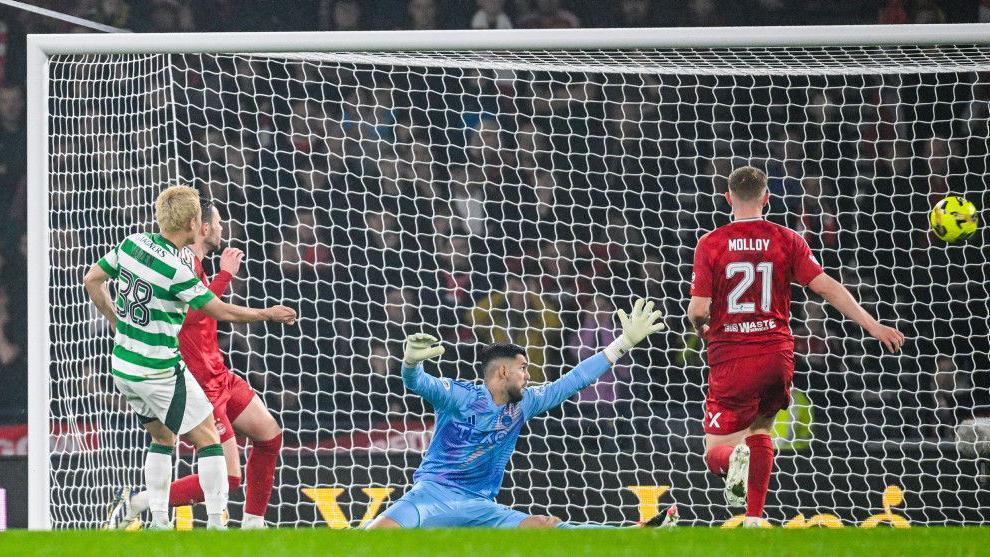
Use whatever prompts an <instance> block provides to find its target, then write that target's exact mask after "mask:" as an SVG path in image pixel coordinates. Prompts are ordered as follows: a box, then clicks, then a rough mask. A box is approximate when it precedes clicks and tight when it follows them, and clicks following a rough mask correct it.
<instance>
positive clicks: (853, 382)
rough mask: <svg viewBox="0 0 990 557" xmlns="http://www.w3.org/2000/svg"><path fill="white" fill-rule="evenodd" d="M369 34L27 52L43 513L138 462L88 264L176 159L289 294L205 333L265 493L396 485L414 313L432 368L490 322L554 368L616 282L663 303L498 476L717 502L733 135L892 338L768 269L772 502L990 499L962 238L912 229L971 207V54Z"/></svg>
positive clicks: (978, 276)
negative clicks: (784, 303)
mask: <svg viewBox="0 0 990 557" xmlns="http://www.w3.org/2000/svg"><path fill="white" fill-rule="evenodd" d="M369 48H371V50H362V51H356V50H355V51H354V52H326V51H325V52H297V53H277V54H265V53H231V54H197V53H186V54H163V53H156V52H148V53H145V54H90V55H52V56H51V57H49V59H48V65H47V67H46V70H45V75H44V79H45V80H46V81H47V91H48V97H47V99H46V101H47V104H46V108H45V110H46V111H47V112H46V114H47V130H48V134H47V140H46V141H47V149H48V151H47V165H48V167H47V168H48V171H47V176H46V179H47V188H48V189H47V191H48V204H49V207H50V211H49V213H48V214H47V222H46V225H45V226H47V229H48V233H49V245H50V249H49V251H48V253H47V258H46V261H45V262H44V264H45V265H47V266H48V269H49V271H50V272H49V274H48V276H49V277H50V278H49V282H50V285H49V287H48V290H47V300H48V302H49V308H50V314H49V319H50V327H49V329H48V331H47V334H48V335H49V336H48V339H49V348H50V382H49V387H48V388H49V391H50V401H49V404H48V408H47V410H48V418H47V425H45V426H43V427H46V428H47V429H48V431H49V438H50V446H49V453H50V454H49V458H50V468H49V469H48V474H49V475H48V482H49V485H50V489H49V492H48V495H49V497H50V499H49V516H50V520H51V525H52V526H53V527H57V528H91V527H97V526H99V525H100V524H101V521H102V519H103V516H104V512H105V508H106V505H107V503H108V502H109V498H110V495H111V491H112V489H113V488H115V487H118V486H121V485H125V484H131V485H140V484H141V482H142V477H141V464H142V461H143V456H144V451H145V450H146V447H147V443H148V439H147V437H146V435H145V434H144V433H143V431H142V430H141V428H140V427H139V424H138V422H137V419H136V418H135V416H134V414H133V413H131V412H130V411H129V410H127V408H126V405H125V403H124V401H123V400H122V398H121V397H120V395H119V394H118V393H117V392H116V391H115V390H114V389H113V386H112V383H111V381H110V375H109V373H108V365H109V353H110V349H111V343H112V340H111V335H110V332H109V331H108V327H107V324H106V322H105V321H104V320H103V319H102V318H99V317H98V315H97V313H96V312H95V309H94V308H93V306H92V305H91V304H90V303H89V302H88V299H87V297H86V294H85V292H84V290H83V288H82V286H81V284H80V280H81V276H82V274H83V273H84V272H85V270H86V269H87V268H88V267H89V265H91V264H92V263H93V262H94V261H96V259H97V258H98V257H99V256H100V255H102V254H103V253H104V252H105V251H106V250H108V249H109V248H111V247H112V246H114V245H116V244H117V243H118V242H120V241H121V240H122V239H123V238H124V237H125V236H126V235H128V234H129V233H132V232H134V231H141V230H148V231H151V230H153V229H154V224H153V219H152V204H153V200H154V199H155V196H156V195H157V193H158V192H160V191H161V190H162V189H163V188H164V187H166V186H167V185H168V184H172V183H176V182H181V183H185V184H190V185H193V186H195V187H196V188H198V189H199V190H200V191H201V192H202V193H203V194H204V195H207V196H210V197H212V198H213V199H214V200H215V201H216V202H217V203H218V205H219V207H220V209H221V213H222V215H223V216H224V218H225V219H226V223H227V227H226V228H227V230H226V233H227V235H228V238H229V242H228V243H229V245H231V246H235V247H238V248H240V249H243V250H244V252H245V253H246V263H245V266H244V268H243V269H242V270H241V272H240V274H239V276H238V277H237V279H236V280H235V281H234V282H233V287H232V293H231V295H230V298H231V299H232V300H233V301H234V302H236V303H241V304H250V305H255V306H257V305H263V304H272V303H275V302H285V303H287V304H288V305H290V306H294V307H296V308H298V311H299V315H300V318H299V323H298V325H297V326H295V327H282V326H275V325H268V324H257V325H252V326H232V327H231V326H222V327H221V337H222V342H221V346H222V349H223V350H224V351H225V352H226V354H227V359H228V362H229V364H230V367H231V368H232V369H233V370H234V371H235V373H238V374H241V375H242V376H244V377H246V378H247V379H248V380H249V381H250V382H251V384H252V385H253V386H254V388H255V389H256V390H257V392H258V393H259V395H260V397H261V398H262V400H263V401H264V402H265V403H266V405H267V406H268V407H269V408H270V409H271V410H272V412H273V414H274V415H275V416H276V418H277V419H278V421H279V422H280V423H281V424H282V426H283V427H284V429H285V444H286V448H285V450H284V451H283V453H282V457H281V460H280V464H279V468H278V473H277V477H276V483H275V486H276V487H275V491H274V493H273V497H272V504H271V507H270V510H269V513H268V520H269V521H270V522H271V523H273V524H275V525H276V526H281V527H288V526H326V525H329V526H333V527H344V526H358V525H360V524H362V523H364V522H366V521H367V519H368V518H369V517H372V516H374V515H375V514H376V513H377V512H379V511H380V510H381V508H383V505H384V504H387V503H388V501H394V500H396V499H397V498H398V497H399V496H400V495H401V494H402V493H403V492H404V491H405V490H406V489H407V488H408V486H409V485H410V484H411V477H412V472H413V471H414V470H415V468H416V466H417V465H418V463H419V461H420V458H421V455H422V452H423V450H424V449H425V447H426V445H427V444H428V442H429V439H430V431H431V429H432V425H433V414H432V409H430V408H429V407H428V405H426V404H425V403H424V402H423V401H422V400H421V399H420V398H419V397H417V396H415V395H413V394H411V393H410V392H408V391H407V390H406V389H404V387H403V385H402V382H401V378H400V375H399V362H400V360H399V358H400V355H401V341H402V339H403V338H404V336H405V335H406V334H407V333H409V332H411V331H426V332H430V333H435V334H437V335H439V336H440V337H442V338H443V340H444V342H445V343H446V346H447V347H448V350H447V354H446V355H445V356H444V357H443V358H442V361H441V362H440V363H439V365H438V366H437V365H434V364H432V363H431V364H428V365H427V369H428V371H429V372H430V373H432V374H440V375H443V376H445V377H450V378H459V379H467V380H476V379H477V374H476V371H475V369H474V367H475V366H474V363H475V361H476V358H477V354H478V351H479V348H480V347H482V346H483V345H485V344H486V343H489V342H505V341H512V342H516V343H518V344H521V345H524V346H525V347H527V351H528V356H529V360H530V362H532V364H533V381H535V382H540V381H548V380H553V379H555V378H557V377H559V376H560V375H561V373H563V372H565V371H567V370H568V369H569V368H570V367H572V366H573V365H574V364H575V363H576V362H577V361H579V359H581V358H584V357H586V356H588V355H590V354H593V353H594V352H595V351H596V350H598V349H600V348H602V347H604V346H605V345H606V344H607V343H608V342H609V341H610V340H611V338H612V337H611V335H612V331H613V329H614V328H615V327H616V324H614V323H613V322H612V318H611V316H612V314H613V313H614V311H615V309H616V308H623V307H625V308H628V307H629V305H630V303H631V301H632V300H633V299H634V298H635V297H638V296H648V297H650V298H652V299H655V300H658V301H659V304H660V306H661V307H662V308H663V310H664V311H665V313H666V315H667V316H668V317H667V323H668V327H669V329H668V331H666V332H664V333H662V334H658V335H655V336H653V337H651V340H650V341H649V342H648V343H647V345H646V347H644V348H641V349H637V350H635V351H634V352H633V353H632V354H631V357H627V358H626V359H625V360H624V361H623V362H622V363H621V364H620V365H619V366H617V367H616V368H615V369H614V370H612V371H611V372H609V373H608V374H606V375H605V376H604V377H603V378H602V380H600V381H599V382H598V383H597V384H596V385H595V386H593V387H589V388H588V389H587V390H585V391H583V392H582V393H581V394H580V395H578V396H576V397H575V398H573V399H572V400H570V401H568V402H566V403H565V404H564V405H563V406H562V407H561V408H559V409H557V410H554V411H552V412H550V413H549V414H548V415H547V416H545V417H541V418H539V419H534V420H532V421H531V422H530V423H529V425H528V426H527V427H526V428H525V429H524V433H523V435H522V437H521V439H520V442H519V446H518V450H517V451H516V454H515V456H514V457H513V459H512V462H511V464H510V466H509V470H508V472H507V475H506V478H505V484H504V487H503V491H502V493H501V495H500V496H499V499H498V500H499V501H500V502H503V503H506V504H510V505H512V506H513V507H515V508H517V509H519V510H522V511H525V512H531V513H540V514H544V513H545V514H552V515H555V516H558V517H560V518H563V519H567V520H573V521H586V520H587V521H597V522H605V523H609V524H615V525H619V524H631V523H633V522H635V521H637V520H640V519H641V518H648V516H649V515H650V514H652V513H654V512H655V508H656V504H657V501H659V502H660V504H661V505H662V504H665V503H669V502H673V501H676V502H677V503H678V504H679V505H680V508H681V513H682V516H683V517H684V518H685V519H687V520H688V521H689V522H690V523H694V524H699V525H718V524H723V523H725V522H726V521H727V520H729V519H730V518H731V517H732V516H733V514H735V513H737V512H741V511H739V510H736V511H732V510H730V509H727V508H726V505H725V501H724V499H723V495H722V483H721V480H719V479H718V478H716V477H714V476H712V475H711V474H709V473H708V472H706V467H705V465H704V462H703V459H702V455H703V453H704V447H703V431H702V423H701V418H702V415H703V413H702V409H703V400H704V389H705V384H706V379H705V378H706V373H707V368H706V367H705V364H704V359H703V351H702V349H703V347H702V345H701V343H700V342H699V340H698V339H697V338H696V337H695V336H694V335H693V334H692V333H691V332H690V328H689V323H688V322H687V320H686V319H685V317H684V313H685V309H686V305H687V299H688V296H689V293H688V291H689V283H690V279H691V263H692V255H693V248H694V246H695V244H696V242H697V239H698V238H699V237H700V235H701V234H703V233H704V232H706V231H708V230H711V229H713V228H714V227H716V226H719V225H722V224H725V223H727V222H729V214H728V206H727V204H726V203H725V201H724V199H723V198H722V197H721V192H722V191H724V188H725V183H726V176H727V175H728V174H729V172H730V171H731V170H732V169H733V168H735V167H738V166H740V165H744V164H751V165H755V166H757V167H760V168H762V169H765V170H766V172H767V174H768V175H769V176H770V190H771V201H770V206H769V209H768V218H769V219H770V220H772V221H774V222H777V223H780V224H783V225H786V226H789V227H791V228H793V229H794V230H796V231H798V232H799V233H800V234H802V235H803V236H804V237H805V238H806V239H807V240H808V242H809V243H810V245H811V247H812V250H813V252H814V254H815V255H816V257H818V259H819V260H820V261H821V262H822V264H823V265H824V266H825V268H826V269H828V271H829V273H830V274H831V275H832V276H833V277H835V278H841V280H842V281H843V282H844V283H845V284H847V285H848V286H849V287H850V289H851V290H852V291H853V292H854V293H855V294H856V296H857V297H858V298H859V299H860V300H862V301H863V303H864V305H865V306H866V307H867V308H868V309H869V311H870V312H872V313H874V314H876V315H878V316H879V317H880V319H881V320H882V321H883V322H884V323H887V324H891V325H895V326H897V327H898V328H899V329H900V330H902V331H903V332H905V333H906V334H907V336H908V337H909V341H908V343H907V346H906V347H905V351H904V352H903V353H901V354H899V355H895V356H892V355H887V354H882V353H881V349H880V347H879V346H878V344H877V343H876V342H875V341H873V340H870V339H866V338H864V333H863V332H862V331H861V330H860V329H859V328H858V327H857V326H855V325H854V324H852V323H851V322H849V321H846V320H843V319H842V318H841V316H840V315H839V314H837V313H836V312H835V311H834V310H832V309H830V308H828V307H826V306H825V305H823V303H822V302H821V300H819V299H817V298H816V297H814V296H807V295H806V294H805V293H804V292H803V291H799V290H798V289H796V290H795V297H794V301H793V304H792V308H791V310H792V315H793V320H792V327H793V329H794V333H795V337H796V344H797V348H796V356H797V357H796V362H797V368H798V370H797V374H796V378H795V390H796V393H795V405H794V406H793V407H792V408H791V410H790V411H789V412H784V413H782V414H781V415H780V416H778V421H777V423H776V425H775V435H776V441H775V442H776V443H777V447H778V453H777V455H778V456H777V460H776V469H775V474H774V479H773V481H772V485H771V495H770V497H769V501H768V511H767V512H768V518H769V519H770V520H771V521H772V522H774V523H777V524H779V523H783V522H790V523H793V524H800V523H801V520H799V519H798V520H796V519H795V516H797V515H798V514H801V515H803V516H804V517H807V518H808V519H810V518H811V517H812V516H814V515H834V516H835V517H838V519H839V520H841V521H842V523H844V524H846V525H859V524H863V523H864V522H867V523H869V517H871V516H875V515H878V514H880V515H882V514H884V513H887V515H891V514H892V515H898V516H902V517H904V518H905V519H906V520H909V521H910V522H912V523H914V524H962V523H983V522H985V521H986V517H987V516H990V514H988V512H990V508H988V506H990V494H988V491H987V480H986V473H987V470H986V468H985V466H984V464H983V463H984V462H985V459H986V456H987V453H986V451H987V450H988V446H987V443H985V442H983V443H980V442H978V441H979V439H981V437H980V436H981V435H983V436H985V435H986V433H985V429H981V427H986V426H980V425H979V424H980V423H982V422H981V421H980V419H979V418H980V415H981V414H980V412H981V410H982V411H983V412H987V407H986V404H987V397H986V393H987V390H986V388H987V383H988V378H987V374H988V373H990V371H988V370H990V362H988V351H990V341H988V338H990V332H988V325H987V318H986V316H987V315H988V313H990V306H988V284H990V282H988V280H990V277H988V270H987V269H988V265H987V258H986V251H985V249H984V248H983V245H984V242H985V240H986V239H987V235H986V233H985V232H983V231H982V230H981V231H980V232H979V233H978V234H977V236H976V237H974V238H973V239H972V240H971V241H970V242H969V243H966V244H961V245H951V246H946V245H943V244H941V243H940V242H938V241H937V240H936V239H934V237H933V236H932V235H931V234H929V233H928V231H927V229H928V224H927V213H928V210H929V208H930V207H931V205H932V204H933V203H934V202H935V201H937V200H938V199H940V198H941V197H943V196H945V195H948V194H954V195H962V196H965V197H967V198H968V199H969V200H971V201H973V202H974V203H975V204H976V205H977V206H978V207H980V208H982V207H985V206H986V205H987V201H988V195H987V187H986V181H985V179H986V173H987V155H988V137H990V134H988V122H990V110H988V107H990V104H988V99H990V48H988V47H986V46H980V45H968V44H949V45H943V46H937V47H930V46H924V47H921V46H918V47H915V46H856V47H820V48H817V47H816V48H812V47H801V48H797V47H773V48H756V47H751V48H700V47H699V48H669V49H656V48H641V49H634V50H632V49H631V50H600V49H588V50H547V49H534V50H528V51H527V50H512V51H508V50H498V49H495V50H477V51H471V50H458V51H421V50H417V51H408V52H386V51H375V50H374V47H369ZM35 124H37V122H35ZM35 187H39V185H38V184H35ZM41 187H43V185H42V186H41ZM32 257H42V256H41V255H40V254H32ZM216 262H217V260H216V259H215V258H214V259H212V260H211V261H208V262H207V263H206V266H207V269H208V271H209V270H210V269H213V270H214V271H215V270H216ZM34 361H35V362H37V361H39V360H34ZM37 371H38V370H37V369H35V372H36V373H37ZM46 379H47V377H46ZM35 392H37V391H35ZM974 416H975V417H976V418H977V419H976V421H975V422H974V421H973V418H974ZM974 423H975V424H976V425H975V426H974V425H973V424H974ZM967 424H968V427H969V430H968V431H969V433H968V434H965V435H964V434H961V433H960V432H961V431H962V430H963V429H965V428H966V427H967ZM982 439H984V441H985V440H986V437H982ZM974 441H976V442H974ZM192 459H193V456H192V453H191V452H190V451H184V452H183V451H180V455H179V457H178V460H177V473H178V474H185V473H188V472H189V470H190V465H191V462H192ZM41 473H44V471H42V472H41ZM390 489H391V490H390ZM241 500H242V496H241V495H240V494H236V493H235V494H232V503H231V513H232V516H233V518H234V519H235V521H236V519H237V518H238V517H239V516H240V512H241V510H240V508H241V505H240V501H241ZM201 513H202V510H197V509H194V510H193V511H192V516H193V518H194V519H197V518H202V517H203V516H204V515H203V514H201ZM183 516H188V515H183ZM885 516H886V515H885ZM881 518H883V517H881ZM887 518H889V516H888V517H887ZM822 520H824V519H822ZM878 520H880V519H878ZM881 521H887V522H889V520H887V519H883V520H881ZM826 522H827V521H826ZM874 522H876V520H874Z"/></svg>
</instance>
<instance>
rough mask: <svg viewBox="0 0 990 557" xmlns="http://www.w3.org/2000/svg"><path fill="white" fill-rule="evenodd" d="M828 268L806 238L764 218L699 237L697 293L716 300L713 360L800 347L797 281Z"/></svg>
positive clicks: (710, 333)
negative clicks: (794, 322) (794, 305)
mask: <svg viewBox="0 0 990 557" xmlns="http://www.w3.org/2000/svg"><path fill="white" fill-rule="evenodd" d="M823 272H824V271H823V270H822V267H821V265H819V264H818V261H816V260H815V258H814V256H813V255H811V249H810V248H809V247H808V243H807V242H805V241H804V238H802V237H801V236H799V235H798V234H797V233H796V232H794V231H793V230H791V229H789V228H786V227H783V226H780V225H777V224H774V223H772V222H768V221H766V220H763V219H745V220H738V221H735V222H733V223H731V224H727V225H725V226H721V227H719V228H717V229H715V230H713V231H711V232H709V233H708V234H705V235H704V236H702V237H701V239H700V240H698V247H697V248H695V252H694V278H693V279H692V281H691V282H692V284H691V295H692V296H700V297H704V298H711V300H712V305H711V321H710V322H709V327H710V329H709V331H708V335H707V339H706V340H707V341H708V364H709V365H714V364H718V363H720V362H723V361H727V360H732V359H735V358H740V357H744V356H749V355H752V354H760V353H767V352H771V351H778V350H783V351H790V352H792V351H793V350H794V337H793V336H792V335H791V329H790V326H789V321H790V318H791V312H790V307H791V283H792V282H796V283H798V284H800V285H802V286H805V285H807V284H808V283H809V282H811V280H812V279H813V278H815V277H817V276H818V275H820V274H821V273H823Z"/></svg>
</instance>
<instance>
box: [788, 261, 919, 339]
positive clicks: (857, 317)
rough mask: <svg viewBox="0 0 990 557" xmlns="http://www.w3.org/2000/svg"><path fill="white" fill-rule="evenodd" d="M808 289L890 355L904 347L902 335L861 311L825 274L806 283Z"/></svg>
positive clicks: (847, 292) (849, 296)
mask: <svg viewBox="0 0 990 557" xmlns="http://www.w3.org/2000/svg"><path fill="white" fill-rule="evenodd" d="M808 288H810V289H811V290H812V291H813V292H814V293H815V294H818V295H819V296H821V297H822V298H825V301H827V302H828V303H829V304H831V305H832V307H834V308H835V309H837V310H839V312H841V313H842V315H845V316H846V317H848V318H849V319H852V320H853V321H855V322H856V323H857V324H859V326H860V327H863V329H864V330H865V331H866V332H867V334H869V335H870V336H872V337H873V338H875V339H877V340H879V341H880V343H881V344H883V346H884V348H886V349H887V351H889V352H891V353H894V352H897V351H899V350H900V349H901V346H903V345H904V333H902V332H900V331H898V330H897V329H895V328H893V327H887V326H885V325H883V324H881V323H880V322H879V321H877V320H876V319H875V318H874V317H873V316H872V315H870V313H869V312H868V311H866V310H865V309H863V306H861V305H859V302H857V301H856V299H855V298H853V296H852V294H851V293H850V292H849V290H848V289H847V288H846V287H845V286H843V285H842V283H840V282H839V281H837V280H835V279H834V278H832V277H830V276H828V275H827V274H826V273H822V274H820V275H818V276H817V277H815V278H813V279H812V280H811V282H809V283H808Z"/></svg>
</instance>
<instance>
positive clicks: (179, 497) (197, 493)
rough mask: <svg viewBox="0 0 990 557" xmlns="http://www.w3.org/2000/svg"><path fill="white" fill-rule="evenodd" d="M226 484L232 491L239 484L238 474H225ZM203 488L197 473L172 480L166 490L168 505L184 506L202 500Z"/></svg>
mask: <svg viewBox="0 0 990 557" xmlns="http://www.w3.org/2000/svg"><path fill="white" fill-rule="evenodd" d="M227 485H228V486H229V488H230V491H231V492H233V491H234V490H235V489H237V488H238V487H240V485H241V477H240V476H227ZM203 499H204V497H203V488H202V487H200V485H199V474H190V475H188V476H185V477H182V478H179V479H177V480H175V481H174V482H172V487H170V488H169V490H168V506H170V507H184V506H186V505H195V504H196V503H202V502H203Z"/></svg>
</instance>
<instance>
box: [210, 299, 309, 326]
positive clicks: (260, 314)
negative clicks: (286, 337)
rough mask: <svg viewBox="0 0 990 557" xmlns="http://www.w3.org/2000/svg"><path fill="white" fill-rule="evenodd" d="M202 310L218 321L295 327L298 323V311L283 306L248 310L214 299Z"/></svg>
mask: <svg viewBox="0 0 990 557" xmlns="http://www.w3.org/2000/svg"><path fill="white" fill-rule="evenodd" d="M202 309H203V313H205V314H206V315H209V316H210V317H212V318H214V319H216V320H218V321H230V322H232V323H254V322H256V321H276V322H278V323H285V324H286V325H293V324H295V322H296V310H294V309H292V308H289V307H286V306H281V305H279V306H272V307H268V308H247V307H244V306H238V305H234V304H228V303H227V302H223V301H221V300H219V299H213V300H210V301H209V302H207V303H206V305H204V306H203V308H202Z"/></svg>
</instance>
